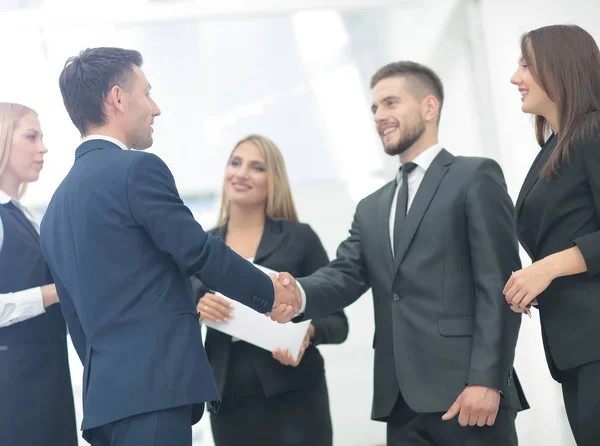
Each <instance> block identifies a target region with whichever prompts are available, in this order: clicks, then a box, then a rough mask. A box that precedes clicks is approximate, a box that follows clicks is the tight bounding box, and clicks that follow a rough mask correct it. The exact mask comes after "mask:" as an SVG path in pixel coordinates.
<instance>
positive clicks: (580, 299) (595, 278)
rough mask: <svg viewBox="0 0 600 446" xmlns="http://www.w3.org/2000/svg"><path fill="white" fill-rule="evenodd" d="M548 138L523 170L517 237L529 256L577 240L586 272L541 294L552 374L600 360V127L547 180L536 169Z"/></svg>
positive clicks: (537, 257)
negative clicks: (531, 163) (551, 177)
mask: <svg viewBox="0 0 600 446" xmlns="http://www.w3.org/2000/svg"><path fill="white" fill-rule="evenodd" d="M555 146H556V139H555V138H553V137H552V138H551V139H550V140H549V141H548V143H546V145H545V146H544V148H543V149H542V150H541V151H540V153H539V154H538V157H537V158H536V160H535V161H534V163H533V165H532V167H531V170H530V171H529V174H528V175H527V177H526V179H525V182H524V184H523V187H522V189H521V192H520V194H519V198H518V200H517V205H516V214H517V228H518V234H519V239H520V241H521V244H522V245H523V248H524V249H525V250H526V251H527V253H528V254H529V256H530V257H531V260H532V261H537V260H540V259H543V258H544V257H546V256H548V255H550V254H553V253H556V252H559V251H563V250H565V249H568V248H571V247H573V246H574V245H577V246H578V247H579V249H580V250H581V254H582V255H583V257H584V259H585V262H586V265H587V268H588V271H587V273H584V274H577V275H572V276H566V277H560V278H558V279H555V280H554V281H553V282H552V283H551V284H550V286H549V287H548V288H547V289H546V290H545V291H544V292H543V293H541V294H540V295H539V297H538V302H539V305H538V308H539V310H540V318H541V322H542V334H543V339H544V347H545V349H546V357H547V358H548V363H549V366H550V371H551V373H552V375H553V377H554V378H555V379H557V380H560V376H559V375H560V373H559V372H558V370H557V368H558V369H560V370H565V369H570V368H572V367H577V366H579V365H582V364H585V363H587V362H591V361H595V360H598V359H600V342H598V339H600V274H598V273H600V217H599V216H600V132H599V133H598V134H596V135H593V136H592V137H589V138H587V139H586V140H585V141H582V142H580V143H576V144H575V145H574V146H573V149H574V150H573V151H572V154H571V158H570V160H569V163H567V164H565V165H563V166H562V167H561V168H560V170H559V172H558V174H557V175H556V176H555V177H554V178H553V179H552V180H551V181H547V180H545V179H543V178H540V175H539V174H540V171H541V168H542V167H543V165H544V164H545V162H546V161H547V160H548V158H549V157H550V155H551V154H552V151H553V150H554V148H555Z"/></svg>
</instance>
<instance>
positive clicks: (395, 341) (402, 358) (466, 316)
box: [299, 150, 528, 420]
mask: <svg viewBox="0 0 600 446" xmlns="http://www.w3.org/2000/svg"><path fill="white" fill-rule="evenodd" d="M395 188H396V183H395V181H392V182H390V183H388V184H387V185H385V186H384V187H382V188H381V189H379V190H378V191H376V192H375V193H373V194H371V195H369V196H368V197H366V198H364V199H363V200H362V201H361V202H360V203H359V204H358V207H357V209H356V213H355V216H354V222H353V223H352V228H351V229H350V236H349V237H348V239H346V240H345V241H344V242H342V244H341V245H340V246H339V248H338V251H337V258H336V259H335V260H334V261H332V262H331V263H330V264H329V265H328V266H325V267H323V268H321V269H319V270H318V271H317V272H315V273H314V274H312V275H311V276H309V277H307V278H304V279H300V280H299V282H300V283H301V285H302V287H303V288H304V290H305V292H306V295H307V302H306V309H305V313H304V315H303V317H304V318H315V317H318V316H321V315H324V314H328V313H331V312H333V311H336V310H339V309H341V308H344V307H346V306H348V305H350V304H351V303H353V302H354V301H356V300H357V299H358V298H359V297H360V296H361V295H362V294H363V293H364V292H365V291H367V290H368V289H369V287H370V288H371V289H372V292H373V303H374V306H375V337H374V339H373V346H374V348H375V373H374V397H373V411H372V418H373V419H380V420H384V419H385V418H386V417H387V416H388V415H389V414H390V412H391V410H392V408H393V407H394V404H395V402H396V400H397V396H398V392H402V396H403V397H404V399H405V401H406V402H407V404H408V405H409V406H410V408H411V409H413V410H414V411H416V412H420V413H427V412H429V413H430V412H445V411H446V410H448V408H449V407H450V406H451V405H452V403H453V402H454V401H455V399H456V397H457V396H458V395H459V394H460V393H461V392H462V391H463V390H464V388H465V385H466V384H479V385H484V386H489V387H493V388H496V389H499V390H501V391H502V393H503V398H502V400H501V406H503V407H508V408H514V409H519V410H521V409H525V408H527V407H528V406H527V401H526V400H525V397H524V395H523V394H522V390H521V389H520V385H519V383H518V380H517V379H516V375H514V373H513V359H514V354H515V345H516V341H517V336H518V333H519V327H520V323H521V316H520V315H518V314H516V313H513V312H512V311H511V310H510V308H509V306H508V305H507V304H506V302H505V301H504V296H503V295H502V289H503V287H504V284H505V283H506V281H507V280H508V278H509V276H510V274H511V271H516V270H518V269H520V267H521V264H520V260H519V255H518V245H517V240H516V236H515V231H514V226H513V204H512V201H511V199H510V197H509V196H508V193H507V191H506V184H505V182H504V176H503V174H502V170H501V169H500V167H499V166H498V164H497V163H496V162H495V161H493V160H490V159H484V158H475V157H454V156H453V155H451V154H450V153H448V152H447V151H446V150H442V151H441V152H440V154H439V155H438V156H437V157H436V158H435V160H434V161H433V163H432V164H431V166H430V167H429V169H428V170H427V173H426V174H425V177H424V178H423V182H422V183H421V185H420V187H419V190H418V192H417V194H416V196H415V199H414V201H413V203H412V206H411V208H410V210H409V212H408V215H407V217H406V220H405V221H404V223H403V224H404V227H403V228H402V234H401V240H400V242H399V245H398V252H397V253H396V256H395V258H394V257H393V256H392V251H391V247H390V238H389V213H390V207H391V203H392V198H393V195H394V191H395Z"/></svg>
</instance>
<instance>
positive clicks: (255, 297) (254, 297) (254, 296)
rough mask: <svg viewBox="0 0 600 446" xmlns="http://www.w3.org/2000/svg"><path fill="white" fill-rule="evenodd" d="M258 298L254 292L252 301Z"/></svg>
mask: <svg viewBox="0 0 600 446" xmlns="http://www.w3.org/2000/svg"><path fill="white" fill-rule="evenodd" d="M257 300H258V296H257V295H256V294H254V295H253V296H252V302H256V301H257Z"/></svg>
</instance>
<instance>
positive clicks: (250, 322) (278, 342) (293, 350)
mask: <svg viewBox="0 0 600 446" xmlns="http://www.w3.org/2000/svg"><path fill="white" fill-rule="evenodd" d="M254 266H255V267H256V268H258V269H260V270H261V271H262V272H264V273H265V274H269V273H274V274H277V272H276V271H273V270H270V269H268V268H264V267H262V266H260V265H254ZM216 294H217V295H218V296H221V297H224V298H225V299H226V300H227V301H229V302H230V303H231V304H232V305H233V311H232V313H233V317H232V318H229V319H228V321H227V322H211V321H209V320H205V321H204V322H203V323H204V325H206V326H207V327H210V328H214V329H215V330H219V331H221V332H223V333H225V334H228V335H230V336H233V337H235V338H238V339H240V340H242V341H246V342H248V343H250V344H252V345H256V346H257V347H260V348H264V349H265V350H268V351H271V352H272V351H275V350H276V349H288V350H289V352H290V354H291V355H292V358H294V360H296V359H297V358H298V354H299V353H300V347H302V343H303V341H304V337H305V336H306V331H307V330H308V326H309V325H310V320H307V321H302V322H299V323H297V324H295V323H293V322H288V323H287V324H280V323H279V322H275V321H272V320H271V319H270V318H268V317H267V316H265V315H264V314H261V313H257V312H256V311H254V310H252V309H251V308H249V307H247V306H245V305H243V304H241V303H239V302H237V301H235V300H233V299H229V298H228V297H227V296H223V295H222V294H221V293H216Z"/></svg>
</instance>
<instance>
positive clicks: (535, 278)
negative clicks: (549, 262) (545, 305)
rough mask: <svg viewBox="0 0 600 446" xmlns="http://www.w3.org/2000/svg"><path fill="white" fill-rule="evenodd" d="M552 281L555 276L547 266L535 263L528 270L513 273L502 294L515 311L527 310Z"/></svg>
mask: <svg viewBox="0 0 600 446" xmlns="http://www.w3.org/2000/svg"><path fill="white" fill-rule="evenodd" d="M552 280H554V276H553V275H552V273H551V271H550V270H549V269H548V268H546V266H545V264H544V263H542V262H534V263H533V264H531V265H530V266H528V267H527V268H523V269H521V270H519V271H515V272H514V273H512V275H511V276H510V279H508V282H506V285H505V286H504V290H503V291H502V293H503V294H504V297H505V299H506V302H507V303H508V304H509V305H510V306H511V307H513V311H515V310H525V309H527V308H529V307H530V306H531V305H532V303H535V302H534V299H536V298H537V297H538V296H539V294H540V293H541V292H542V291H544V290H545V289H546V288H548V285H550V283H551V282H552Z"/></svg>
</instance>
